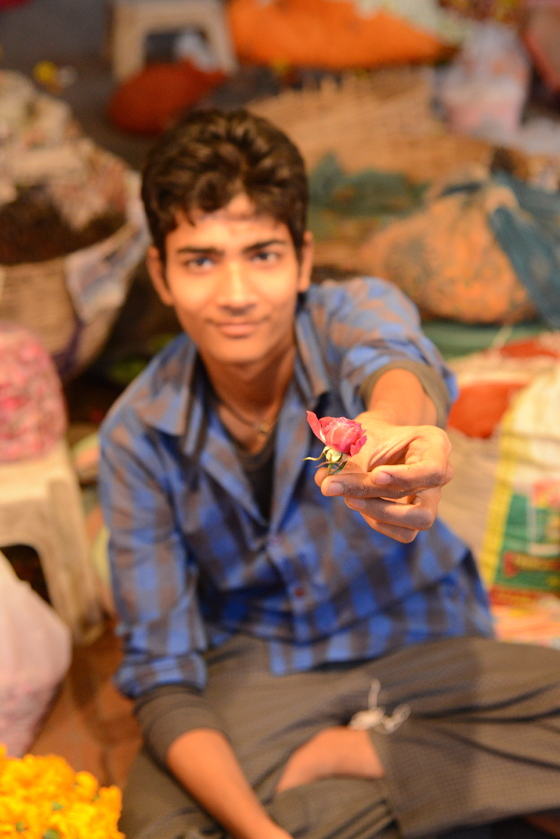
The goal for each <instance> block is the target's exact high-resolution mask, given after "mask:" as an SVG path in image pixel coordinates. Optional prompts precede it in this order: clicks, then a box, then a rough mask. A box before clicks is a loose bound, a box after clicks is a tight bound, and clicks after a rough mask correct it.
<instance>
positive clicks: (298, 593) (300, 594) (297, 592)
mask: <svg viewBox="0 0 560 839" xmlns="http://www.w3.org/2000/svg"><path fill="white" fill-rule="evenodd" d="M294 594H295V596H296V597H303V595H304V594H305V589H304V587H303V586H298V587H297V588H295V589H294Z"/></svg>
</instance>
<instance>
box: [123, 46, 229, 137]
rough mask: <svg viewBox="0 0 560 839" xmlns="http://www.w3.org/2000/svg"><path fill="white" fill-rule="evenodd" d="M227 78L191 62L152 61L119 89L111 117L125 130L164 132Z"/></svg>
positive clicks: (147, 132) (220, 73)
mask: <svg viewBox="0 0 560 839" xmlns="http://www.w3.org/2000/svg"><path fill="white" fill-rule="evenodd" d="M226 78H227V76H226V75H225V74H224V73H222V72H219V71H215V72H213V73H205V72H204V71H203V70H199V69H198V67H195V66H194V65H193V64H191V62H190V61H177V62H174V63H171V64H167V63H159V64H149V65H148V66H147V67H145V68H144V69H143V70H141V71H140V73H138V74H137V75H135V76H133V77H132V78H130V79H127V80H126V81H125V82H123V83H122V84H121V85H120V86H119V87H118V88H117V90H116V91H115V93H114V94H113V96H112V98H111V100H110V102H109V107H108V117H109V119H110V120H111V122H112V123H113V124H114V125H116V126H117V128H122V129H124V130H125V131H132V132H135V133H138V134H150V135H154V134H161V132H162V131H165V129H166V128H168V127H169V125H171V123H172V122H173V121H174V120H175V119H176V118H177V117H179V116H180V115H181V113H182V112H183V111H185V110H186V109H187V108H189V107H190V106H191V105H194V104H196V102H198V101H199V100H200V99H202V97H203V96H205V95H206V94H207V93H209V92H210V91H211V90H212V89H213V88H215V87H217V86H218V85H219V84H221V83H222V82H223V81H225V79H226Z"/></svg>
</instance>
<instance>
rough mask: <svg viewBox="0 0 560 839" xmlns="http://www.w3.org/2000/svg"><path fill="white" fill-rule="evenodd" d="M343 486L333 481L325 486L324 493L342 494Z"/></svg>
mask: <svg viewBox="0 0 560 839" xmlns="http://www.w3.org/2000/svg"><path fill="white" fill-rule="evenodd" d="M343 490H344V487H343V486H342V484H339V483H338V481H333V482H332V484H329V485H328V487H327V491H326V494H327V495H342V492H343Z"/></svg>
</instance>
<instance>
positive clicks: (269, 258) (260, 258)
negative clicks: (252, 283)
mask: <svg viewBox="0 0 560 839" xmlns="http://www.w3.org/2000/svg"><path fill="white" fill-rule="evenodd" d="M278 258H279V254H277V253H276V251H255V253H254V254H253V260H254V261H255V262H274V261H275V260H276V259H278Z"/></svg>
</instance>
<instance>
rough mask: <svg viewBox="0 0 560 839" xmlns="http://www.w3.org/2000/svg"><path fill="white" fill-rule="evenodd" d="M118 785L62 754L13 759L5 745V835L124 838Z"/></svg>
mask: <svg viewBox="0 0 560 839" xmlns="http://www.w3.org/2000/svg"><path fill="white" fill-rule="evenodd" d="M120 811H121V792H120V790H119V789H118V787H114V786H112V787H100V786H99V784H98V782H97V781H96V779H95V778H94V777H93V775H90V773H89V772H74V770H73V769H72V768H71V767H70V766H69V765H68V763H67V762H66V761H65V760H64V758H62V757H58V756H56V755H47V756H46V757H39V756H35V755H26V756H25V757H23V758H21V759H20V758H11V757H8V756H7V754H6V749H5V747H4V746H2V745H1V744H0V839H124V834H123V833H121V832H120V831H119V830H118V829H117V821H118V818H119V815H120Z"/></svg>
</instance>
